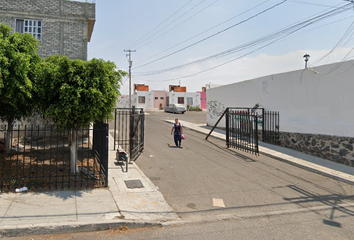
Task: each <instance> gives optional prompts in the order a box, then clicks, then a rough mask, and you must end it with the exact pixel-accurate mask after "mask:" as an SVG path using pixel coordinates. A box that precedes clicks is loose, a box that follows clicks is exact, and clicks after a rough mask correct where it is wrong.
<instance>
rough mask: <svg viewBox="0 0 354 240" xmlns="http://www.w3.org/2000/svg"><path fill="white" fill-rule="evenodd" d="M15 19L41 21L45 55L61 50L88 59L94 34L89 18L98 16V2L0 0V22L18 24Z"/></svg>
mask: <svg viewBox="0 0 354 240" xmlns="http://www.w3.org/2000/svg"><path fill="white" fill-rule="evenodd" d="M16 19H34V20H41V21H42V39H41V40H40V41H39V44H40V47H39V50H38V54H39V55H40V56H41V57H42V58H47V57H49V56H51V55H53V54H61V55H66V56H68V57H70V58H71V59H82V60H87V41H88V37H89V34H91V32H90V31H89V23H88V20H94V19H95V4H93V3H85V2H75V1H67V0H1V1H0V23H5V24H6V25H9V26H10V27H12V28H15V22H16ZM91 24H92V23H91ZM91 27H92V26H91Z"/></svg>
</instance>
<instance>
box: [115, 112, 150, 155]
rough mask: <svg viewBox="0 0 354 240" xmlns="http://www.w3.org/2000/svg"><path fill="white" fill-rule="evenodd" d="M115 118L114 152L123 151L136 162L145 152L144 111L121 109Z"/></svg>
mask: <svg viewBox="0 0 354 240" xmlns="http://www.w3.org/2000/svg"><path fill="white" fill-rule="evenodd" d="M114 116H115V117H114V136H113V137H114V150H116V149H122V150H124V151H125V152H126V153H127V154H129V157H130V160H135V159H136V158H137V157H138V156H139V153H141V152H142V151H143V150H144V124H145V113H144V110H143V109H133V110H132V109H130V108H119V109H115V114H114Z"/></svg>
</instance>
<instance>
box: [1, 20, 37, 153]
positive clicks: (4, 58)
mask: <svg viewBox="0 0 354 240" xmlns="http://www.w3.org/2000/svg"><path fill="white" fill-rule="evenodd" d="M11 30H12V28H10V27H9V26H6V25H5V24H1V25H0V119H1V120H2V121H6V122H7V124H8V131H7V135H6V143H5V147H6V151H7V152H10V150H11V132H12V129H13V126H12V125H13V122H14V120H15V119H18V120H19V119H21V118H24V117H28V116H29V115H31V113H32V111H33V110H34V109H35V106H36V105H35V99H34V97H33V93H34V91H35V84H34V82H35V81H36V80H37V77H38V69H39V66H40V62H41V59H40V57H39V56H38V55H37V46H38V41H37V40H36V39H35V38H34V37H33V36H32V35H30V34H21V33H10V32H11Z"/></svg>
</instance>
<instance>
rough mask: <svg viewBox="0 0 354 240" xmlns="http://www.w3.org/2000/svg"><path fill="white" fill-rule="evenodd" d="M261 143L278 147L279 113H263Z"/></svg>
mask: <svg viewBox="0 0 354 240" xmlns="http://www.w3.org/2000/svg"><path fill="white" fill-rule="evenodd" d="M261 123H262V142H266V143H271V144H275V145H280V133H279V112H271V111H263V116H262V121H261Z"/></svg>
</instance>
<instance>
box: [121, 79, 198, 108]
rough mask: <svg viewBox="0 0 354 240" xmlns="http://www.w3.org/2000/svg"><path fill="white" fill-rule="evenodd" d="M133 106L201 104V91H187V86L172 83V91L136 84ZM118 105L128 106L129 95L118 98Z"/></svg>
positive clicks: (161, 106)
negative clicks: (151, 88) (152, 88)
mask: <svg viewBox="0 0 354 240" xmlns="http://www.w3.org/2000/svg"><path fill="white" fill-rule="evenodd" d="M131 101H132V106H135V107H136V108H143V109H144V110H162V109H165V107H166V106H167V105H169V104H173V103H179V104H182V105H184V106H185V107H186V108H187V106H193V107H196V106H199V107H201V105H200V93H196V92H187V88H186V87H181V86H173V85H170V91H169V92H166V91H163V90H152V91H149V86H147V85H143V84H134V94H133V95H132V96H131ZM117 107H119V108H128V107H129V96H128V95H122V96H120V97H119V99H118V103H117Z"/></svg>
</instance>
